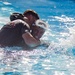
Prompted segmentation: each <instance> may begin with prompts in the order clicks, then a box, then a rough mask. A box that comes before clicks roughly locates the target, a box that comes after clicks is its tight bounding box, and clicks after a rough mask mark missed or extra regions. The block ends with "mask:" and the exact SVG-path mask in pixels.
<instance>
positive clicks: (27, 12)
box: [23, 9, 39, 19]
mask: <svg viewBox="0 0 75 75" xmlns="http://www.w3.org/2000/svg"><path fill="white" fill-rule="evenodd" d="M23 15H24V16H26V15H33V16H35V17H36V18H37V19H39V15H38V14H37V13H36V12H35V11H33V10H31V9H29V10H26V11H25V12H24V13H23Z"/></svg>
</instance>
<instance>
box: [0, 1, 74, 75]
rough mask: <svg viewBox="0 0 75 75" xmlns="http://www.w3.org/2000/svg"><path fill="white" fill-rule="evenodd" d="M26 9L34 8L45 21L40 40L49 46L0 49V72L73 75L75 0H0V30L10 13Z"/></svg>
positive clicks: (25, 74) (1, 73)
mask: <svg viewBox="0 0 75 75" xmlns="http://www.w3.org/2000/svg"><path fill="white" fill-rule="evenodd" d="M26 9H33V10H35V11H36V12H38V14H39V15H40V18H41V19H43V20H45V21H46V22H47V23H48V25H49V29H47V31H46V33H45V34H44V36H43V37H42V38H41V40H44V42H46V43H49V44H50V45H49V46H48V47H46V46H39V47H37V48H35V49H33V50H31V51H26V50H23V49H22V48H21V47H10V48H9V47H6V48H0V75H75V1H74V0H0V29H1V27H2V26H3V25H4V24H6V23H7V22H9V21H10V20H9V16H10V14H11V13H13V12H21V13H22V12H24V11H25V10H26Z"/></svg>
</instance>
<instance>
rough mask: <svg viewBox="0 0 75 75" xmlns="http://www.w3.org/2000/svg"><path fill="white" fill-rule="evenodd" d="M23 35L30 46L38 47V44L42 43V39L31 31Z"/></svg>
mask: <svg viewBox="0 0 75 75" xmlns="http://www.w3.org/2000/svg"><path fill="white" fill-rule="evenodd" d="M22 37H23V39H24V41H25V43H26V44H27V45H28V46H29V47H36V46H38V45H40V43H41V42H40V40H36V39H35V38H34V37H33V36H32V35H31V33H30V32H26V33H24V34H22Z"/></svg>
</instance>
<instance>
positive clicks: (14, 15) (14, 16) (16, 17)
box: [10, 13, 24, 21]
mask: <svg viewBox="0 0 75 75" xmlns="http://www.w3.org/2000/svg"><path fill="white" fill-rule="evenodd" d="M23 18H24V15H22V14H21V13H12V14H11V15H10V20H11V21H13V20H16V19H21V20H23Z"/></svg>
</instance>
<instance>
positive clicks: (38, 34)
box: [33, 26, 45, 39]
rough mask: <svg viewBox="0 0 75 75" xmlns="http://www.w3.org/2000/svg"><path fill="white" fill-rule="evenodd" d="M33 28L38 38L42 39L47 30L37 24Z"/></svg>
mask: <svg viewBox="0 0 75 75" xmlns="http://www.w3.org/2000/svg"><path fill="white" fill-rule="evenodd" d="M33 30H34V31H33V34H34V36H35V38H36V39H40V38H41V37H42V35H43V34H44V32H45V30H44V29H43V28H41V27H39V26H35V27H34V29H33Z"/></svg>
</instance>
